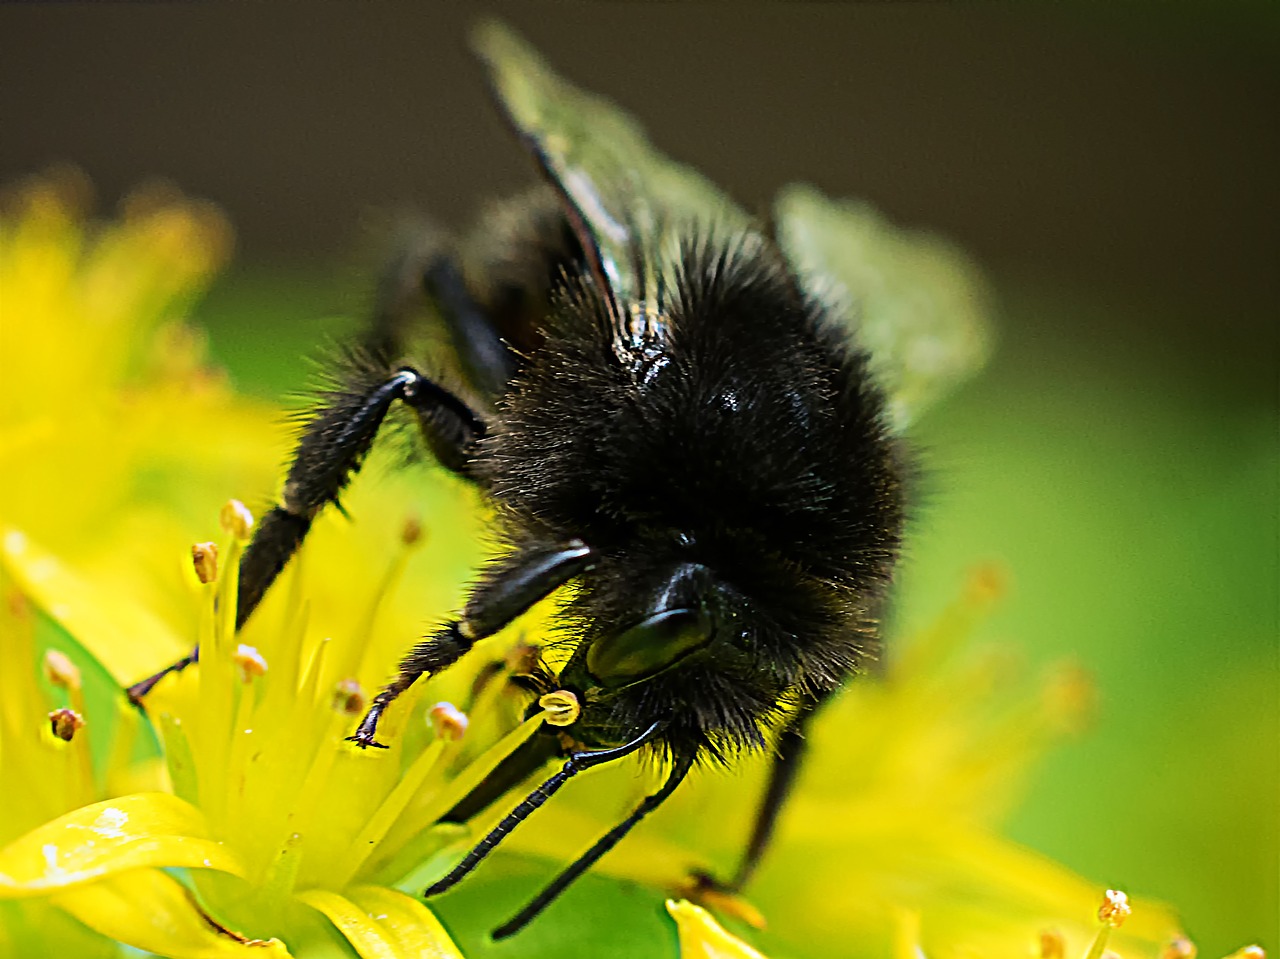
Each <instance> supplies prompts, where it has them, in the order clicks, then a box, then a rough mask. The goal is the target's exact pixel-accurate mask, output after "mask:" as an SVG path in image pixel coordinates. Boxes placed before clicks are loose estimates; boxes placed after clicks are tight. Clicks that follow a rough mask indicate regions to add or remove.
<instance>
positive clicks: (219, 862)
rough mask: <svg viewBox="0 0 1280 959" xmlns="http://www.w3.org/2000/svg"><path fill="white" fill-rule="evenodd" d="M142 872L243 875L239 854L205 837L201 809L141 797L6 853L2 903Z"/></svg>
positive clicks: (0, 861) (1, 860) (99, 809)
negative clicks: (172, 869) (164, 869)
mask: <svg viewBox="0 0 1280 959" xmlns="http://www.w3.org/2000/svg"><path fill="white" fill-rule="evenodd" d="M141 866H186V867H188V868H198V869H219V870H221V871H223V872H230V873H234V874H235V875H241V873H242V869H241V866H240V861H239V860H238V859H237V858H236V856H235V855H234V854H233V853H232V852H231V851H230V850H229V849H227V848H226V847H225V846H223V845H222V843H219V842H214V841H213V840H211V839H209V838H207V833H206V828H205V823H204V817H203V816H202V815H201V814H200V812H199V810H197V809H195V808H194V807H193V806H190V805H188V804H187V803H185V802H183V801H182V800H181V799H178V798H177V797H175V796H169V795H166V794H165V793H139V794H137V795H133V796H123V797H121V798H119V799H109V800H107V801H106V802H100V803H94V804H93V805H91V806H82V807H81V808H79V809H76V810H73V811H72V812H69V813H67V814H66V815H65V816H60V817H59V818H57V819H54V820H52V821H50V822H47V823H45V824H44V825H43V826H38V827H37V828H35V829H33V830H32V831H31V832H29V833H27V834H26V835H25V836H22V837H21V838H19V839H15V840H14V841H13V842H12V843H10V844H9V845H8V846H6V847H5V848H4V849H3V850H0V899H20V898H24V897H27V896H43V895H49V894H50V893H53V892H57V891H61V890H64V889H68V888H71V887H74V886H77V885H81V884H83V883H88V882H93V881H95V880H99V879H101V878H103V877H105V876H108V875H113V874H116V873H121V872H125V871H126V870H129V869H137V868H139V867H141Z"/></svg>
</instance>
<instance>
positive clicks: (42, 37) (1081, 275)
mask: <svg viewBox="0 0 1280 959" xmlns="http://www.w3.org/2000/svg"><path fill="white" fill-rule="evenodd" d="M489 9H490V10H491V11H493V12H496V13H498V14H500V15H501V16H503V17H505V18H507V19H508V20H510V21H511V22H512V23H513V24H514V25H515V26H516V27H517V28H518V29H520V30H521V31H522V32H523V33H525V35H526V36H527V37H528V38H529V39H530V40H531V41H532V42H533V43H534V44H535V45H536V46H538V47H539V48H540V49H541V50H542V51H543V52H544V53H545V54H546V55H547V57H548V58H549V59H550V60H551V62H552V63H553V64H555V65H556V66H557V67H558V68H559V69H561V70H562V71H563V72H564V73H565V74H566V75H568V76H569V77H570V78H572V79H574V80H575V81H577V82H579V83H581V84H582V85H584V86H586V87H587V88H589V89H593V90H596V91H599V92H602V93H606V94H608V95H610V96H612V97H613V98H615V99H616V100H618V101H619V102H620V103H622V104H623V105H624V106H626V107H627V108H628V109H629V110H631V111H633V112H634V113H636V114H637V115H638V116H639V117H640V118H641V119H642V120H643V121H644V123H645V124H646V126H647V127H648V129H649V130H650V132H651V134H652V135H653V138H654V140H655V141H656V142H657V143H658V145H659V146H660V147H662V148H663V149H665V150H666V151H667V152H669V153H671V154H672V155H674V156H676V157H678V158H680V159H683V160H686V161H688V162H690V163H693V164H694V165H696V166H698V167H699V168H700V169H702V170H703V171H704V172H706V173H707V174H708V175H710V176H711V177H712V178H713V179H715V180H717V181H718V182H720V183H721V184H723V185H724V186H726V187H727V188H728V189H729V190H730V191H731V192H732V193H733V194H734V195H735V196H736V197H737V198H738V199H740V200H741V201H742V202H744V203H746V204H748V205H754V206H755V207H756V208H757V209H762V210H763V209H764V208H765V207H766V205H767V203H768V201H769V198H770V197H771V195H772V193H773V191H774V190H775V189H776V188H777V187H778V186H779V185H780V184H782V183H784V182H786V181H788V180H794V179H806V180H810V181H813V182H815V183H816V184H817V185H818V186H820V187H821V188H823V189H824V190H826V191H827V192H829V193H832V194H835V195H851V196H860V197H863V198H866V199H868V200H870V201H872V202H873V203H875V204H876V205H877V206H879V207H880V208H881V209H883V210H884V211H885V212H886V213H887V214H889V215H890V216H891V217H892V218H894V219H895V220H897V221H899V222H903V223H909V224H916V225H927V226H930V227H934V228H937V229H939V230H941V231H943V232H945V233H947V234H949V235H950V236H952V237H953V238H955V239H956V240H957V241H959V242H960V243H961V244H962V245H963V246H965V247H966V248H968V249H969V250H970V251H972V252H973V253H974V254H975V255H976V256H977V257H978V258H979V259H980V260H981V261H982V262H984V264H986V265H987V266H988V267H989V269H990V272H991V276H992V279H993V282H994V285H995V289H996V292H997V296H998V301H999V309H1000V345H999V350H998V353H997V355H996V358H995V360H994V362H993V364H992V366H991V368H990V370H989V371H988V373H987V374H986V375H985V376H984V377H983V378H982V379H981V380H979V381H976V382H975V383H973V384H972V385H971V386H969V387H967V388H966V389H965V390H964V391H963V392H962V393H961V394H959V395H957V396H956V397H955V399H954V401H953V402H951V403H949V404H947V405H946V406H944V407H942V408H939V409H938V410H936V411H935V412H933V413H932V414H931V415H930V416H929V417H928V418H927V420H926V421H925V422H924V423H922V424H921V429H920V431H919V434H918V439H919V441H920V443H921V445H922V446H923V448H924V449H925V451H926V455H927V459H928V462H929V467H930V480H929V483H928V485H929V496H928V500H927V502H926V503H925V504H923V506H922V508H921V513H920V518H919V521H918V524H917V531H916V535H915V538H914V541H913V544H912V548H911V555H910V558H909V560H908V563H907V566H906V571H905V575H904V577H903V583H902V606H901V610H900V613H899V618H900V621H901V624H902V627H903V628H910V627H911V625H912V624H918V623H922V622H926V621H927V620H928V618H929V617H930V616H931V615H933V614H935V613H936V612H937V611H938V609H939V608H940V607H941V606H942V605H943V604H944V603H945V602H946V601H947V600H948V599H949V598H950V597H951V596H953V595H954V593H955V591H956V589H957V587H958V585H959V583H960V582H961V581H962V579H963V577H964V574H965V572H966V571H967V570H968V569H970V568H971V567H972V566H973V565H974V564H976V563H978V562H981V561H986V560H997V561H999V562H1001V563H1002V564H1003V565H1004V566H1006V567H1007V568H1008V569H1009V570H1010V573H1011V576H1012V582H1013V588H1012V591H1011V595H1010V597H1009V598H1008V599H1007V600H1006V601H1005V603H1004V604H1003V606H1002V607H1001V609H1000V611H999V613H998V614H997V617H996V619H995V620H994V622H993V623H992V624H991V627H990V630H989V631H990V632H992V633H993V634H994V635H998V636H1001V637H1007V638H1009V639H1011V640H1015V641H1017V642H1018V643H1019V644H1021V645H1022V646H1023V647H1024V648H1025V649H1026V650H1027V654H1028V656H1030V657H1032V658H1033V659H1034V660H1037V661H1039V660H1044V661H1048V660H1050V659H1055V658H1059V657H1062V656H1064V655H1065V656H1071V657H1074V658H1075V659H1076V660H1078V661H1079V662H1081V663H1082V664H1084V665H1085V666H1086V667H1087V668H1088V669H1089V670H1091V671H1092V673H1093V674H1094V675H1095V676H1096V678H1097V682H1098V687H1099V712H1098V718H1097V721H1096V724H1095V726H1094V727H1093V728H1092V729H1091V730H1090V731H1089V732H1088V733H1086V734H1085V735H1084V736H1082V737H1080V738H1079V739H1077V740H1075V741H1073V742H1072V743H1070V744H1069V745H1067V746H1066V747H1064V748H1062V749H1060V750H1059V751H1057V752H1056V753H1054V754H1053V755H1052V756H1051V757H1050V758H1049V760H1048V761H1047V762H1046V763H1045V764H1044V766H1043V767H1042V768H1041V769H1040V770H1039V772H1038V774H1037V775H1036V776H1035V777H1034V779H1033V780H1032V784H1031V787H1030V791H1029V794H1028V797H1027V799H1026V801H1025V802H1024V803H1023V804H1022V805H1021V807H1020V808H1019V810H1018V811H1017V813H1016V814H1015V815H1014V817H1013V819H1012V821H1011V822H1010V824H1009V832H1010V834H1011V835H1012V836H1013V837H1014V838H1016V839H1019V840H1021V841H1024V842H1026V843H1028V844H1030V845H1032V846H1034V847H1035V848H1037V849H1040V850H1042V851H1044V852H1045V853H1047V854H1049V855H1051V856H1053V857H1054V858H1056V859H1058V860H1060V861H1062V862H1064V863H1066V864H1067V865H1069V866H1071V867H1073V868H1075V869H1077V870H1079V871H1080V872H1082V873H1084V874H1086V875H1088V876H1090V877H1092V878H1095V879H1097V880H1098V881H1100V882H1105V883H1109V884H1111V885H1113V886H1119V887H1122V888H1126V889H1129V890H1130V891H1133V892H1142V893H1144V894H1147V895H1151V896H1156V897H1160V898H1164V899H1167V900H1169V901H1171V902H1173V903H1175V904H1176V905H1177V906H1178V907H1179V909H1180V910H1181V911H1182V914H1183V915H1184V917H1185V919H1186V923H1187V926H1188V929H1189V932H1190V933H1191V934H1192V936H1193V938H1195V939H1196V940H1197V941H1198V943H1199V944H1200V947H1201V955H1204V956H1213V955H1221V954H1225V953H1226V952H1227V951H1229V950H1230V949H1232V948H1235V947H1236V946H1238V945H1241V944H1243V943H1246V942H1249V941H1255V940H1256V941H1261V942H1262V943H1263V945H1265V946H1267V947H1268V948H1269V949H1270V950H1272V951H1274V950H1276V949H1277V948H1280V935H1278V932H1277V921H1278V920H1277V900H1278V890H1277V872H1278V869H1280V860H1278V857H1280V852H1278V842H1280V838H1278V817H1277V811H1278V810H1280V805H1278V801H1280V612H1278V608H1280V598H1278V584H1280V560H1278V555H1280V545H1278V542H1280V519H1278V516H1277V508H1278V507H1277V503H1278V501H1280V497H1278V496H1277V493H1278V486H1280V482H1278V477H1280V452H1278V446H1280V444H1278V443H1277V436H1278V429H1277V427H1278V425H1280V424H1278V415H1277V394H1278V392H1280V391H1278V390H1277V377H1278V375H1280V373H1278V370H1280V361H1278V358H1277V354H1278V349H1280V348H1278V345H1277V326H1278V324H1277V315H1278V312H1280V311H1278V310H1277V306H1278V305H1280V297H1278V296H1277V292H1278V290H1277V287H1278V286H1280V270H1277V254H1278V253H1280V237H1278V236H1277V232H1278V229H1280V228H1278V224H1280V196H1278V191H1277V185H1276V175H1275V171H1276V168H1277V159H1278V158H1280V150H1278V149H1277V146H1278V142H1280V123H1278V122H1277V117H1280V96H1277V93H1278V92H1280V73H1278V71H1277V63H1278V61H1277V54H1278V53H1280V17H1278V16H1277V15H1276V13H1275V12H1274V9H1273V8H1272V7H1270V6H1264V5H1261V4H1259V5H1254V4H1246V3H1228V4H1222V5H1217V6H1213V7H1210V6H1208V5H1205V6H1199V5H1191V4H1182V5H1175V6H1173V7H1172V8H1160V9H1157V8H1155V7H1137V6H1126V7H1125V8H1124V10H1123V11H1122V12H1117V11H1116V10H1114V9H1112V8H1108V7H1102V6H1093V5H1089V6H1072V5H1067V6H1054V7H1052V8H1050V7H1047V6H1046V7H1042V6H1035V7H1014V6H1012V5H1005V6H995V5H989V6H969V5H965V6H958V5H957V6H946V5H937V4H927V5H888V4H874V5H865V6H861V5H858V6H838V5H830V6H797V5H782V6H774V7H747V8H741V7H737V6H735V7H734V8H733V11H732V13H730V12H729V10H728V8H727V6H719V5H708V6H701V7H693V8H688V7H674V8H673V7H669V6H662V7H654V6H644V5H589V4H580V5H570V4H562V5H545V6H543V5H538V4H519V5H502V4H495V5H491V6H490V7H489ZM468 22H469V11H468V10H466V9H463V7H462V5H446V4H432V3H424V4H414V5H409V4H383V3H371V4H361V5H359V6H356V5H336V4H335V5H307V6H305V7H303V6H297V5H292V4H287V3H286V4H273V5H271V6H270V7H268V6H266V5H262V6H254V7H247V6H239V5H236V6H234V7H233V6H230V5H227V6H219V5H204V6H198V7H197V6H159V5H157V6H110V7H88V6H76V5H58V6H52V7H46V6H34V5H33V6H21V7H15V6H5V7H0V131H3V132H2V134H0V181H4V182H8V181H11V180H13V179H14V178H16V177H18V176H21V175H23V174H25V173H28V172H32V171H35V170H38V169H41V168H42V167H44V166H46V165H47V164H49V163H50V162H54V161H61V160H69V161H72V162H75V163H77V164H78V165H80V166H82V167H83V168H84V169H85V170H86V172H87V173H88V174H89V175H90V177H91V178H92V179H93V181H94V182H95V183H96V184H97V186H98V188H99V190H100V193H101V195H102V196H103V197H105V198H107V200H109V201H110V200H114V199H115V198H116V197H118V196H119V195H120V194H121V193H122V192H124V191H125V190H127V188H129V187H130V186H132V185H134V184H136V183H137V182H138V181H140V180H142V179H144V178H146V177H148V176H153V175H154V176H163V177H166V178H169V179H171V180H173V181H174V182H176V183H177V184H179V185H180V186H181V187H182V188H183V189H184V190H187V191H189V192H191V193H193V194H196V195H199V196H204V197H208V198H210V199H212V200H214V201H215V202H217V203H218V204H219V205H220V206H222V207H223V208H224V209H225V210H226V211H227V213H228V215H229V216H230V218H231V220H232V222H233V224H234V225H235V227H236V229H237V231H238V234H239V252H238V255H237V259H236V263H235V265H234V266H233V268H232V269H231V270H230V271H228V272H227V273H226V275H225V276H224V277H223V278H222V280H221V281H220V282H219V284H218V285H217V287H216V288H215V289H214V290H213V292H212V294H211V295H210V296H209V298H208V299H207V300H206V302H205V303H204V305H203V306H202V308H201V309H200V312H199V316H200V318H201V319H202V320H203V321H204V322H205V323H206V324H207V325H208V326H209V328H210V330H211V334H212V343H213V349H214V352H215V355H216V356H217V357H218V358H219V359H220V360H222V361H223V362H225V363H226V364H227V365H228V366H229V367H230V369H231V370H232V372H233V375H234V376H235V378H236V380H237V381H238V383H239V384H240V385H241V386H242V387H243V388H244V389H246V390H248V391H251V392H253V393H256V394H259V395H262V396H267V397H273V398H274V397H279V396H281V395H282V394H284V393H286V392H289V391H296V390H297V389H298V388H299V386H300V385H302V384H304V383H305V382H306V381H307V378H308V376H309V366H308V363H307V359H306V358H307V357H308V356H309V355H312V354H314V351H315V346H316V344H317V343H318V342H320V341H322V340H323V339H325V338H327V337H331V336H335V335H340V333H341V331H342V330H344V329H347V328H349V327H350V324H351V323H352V322H353V318H354V317H357V316H358V315H359V312H360V307H361V303H362V301H363V295H364V294H363V291H364V289H365V286H364V283H365V279H366V277H367V271H368V269H369V268H370V267H371V266H372V265H373V263H374V262H375V259H376V256H375V254H374V252H373V251H375V250H376V249H377V247H378V245H379V244H378V240H377V237H378V236H379V229H380V227H381V226H385V224H386V223H387V222H390V220H391V219H393V218H394V216H395V215H397V214H398V213H399V212H402V211H404V210H406V209H416V210H420V211H424V212H426V213H428V214H430V215H431V216H433V217H436V218H438V219H439V220H440V221H441V222H443V223H445V224H450V225H462V224H464V223H465V222H466V219H467V217H468V216H469V214H470V213H472V212H473V211H474V210H475V209H476V207H477V205H478V204H479V203H480V202H481V201H482V200H483V199H484V198H485V197H488V196H496V195H502V194H503V193H506V192H509V191H511V190H514V189H517V188H519V186H521V185H522V184H524V183H526V182H528V180H529V177H530V171H529V169H528V163H527V162H526V161H525V158H524V157H523V156H522V155H521V153H520V151H519V150H518V149H517V148H516V146H515V145H514V143H513V142H512V141H511V140H510V138H509V137H508V136H507V135H506V133H505V132H504V131H503V129H502V128H501V125H500V123H499V122H498V121H497V119H496V118H495V117H494V115H493V112H492V110H491V109H490V107H489V105H488V103H487V102H486V95H485V93H484V90H483V86H482V83H481V80H480V72H479V69H478V68H477V66H476V65H475V64H474V63H473V62H472V61H471V59H470V57H469V56H468V54H467V52H466V47H465V37H466V29H467V25H468Z"/></svg>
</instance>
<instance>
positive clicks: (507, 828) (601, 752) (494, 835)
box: [422, 720, 689, 921]
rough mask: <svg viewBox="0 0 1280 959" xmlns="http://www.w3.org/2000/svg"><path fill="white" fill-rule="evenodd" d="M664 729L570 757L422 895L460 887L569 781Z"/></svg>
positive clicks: (637, 818)
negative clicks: (501, 844) (514, 831)
mask: <svg viewBox="0 0 1280 959" xmlns="http://www.w3.org/2000/svg"><path fill="white" fill-rule="evenodd" d="M664 725H665V723H664V722H662V721H661V720H659V721H658V722H656V723H654V724H653V725H652V726H650V727H649V728H648V729H646V730H645V731H644V732H642V733H641V734H640V735H638V736H636V737H635V738H634V739H632V740H631V741H630V742H626V743H623V744H622V745H621V746H615V747H613V748H612V749H589V750H584V751H582V752H576V753H570V755H569V758H568V759H566V760H565V762H564V765H563V766H562V767H561V768H560V771H559V772H558V773H556V774H555V775H553V776H551V777H550V778H548V779H547V780H545V781H544V782H543V783H542V785H540V786H538V787H537V788H536V789H534V790H533V792H531V793H529V795H527V796H525V798H524V799H522V800H520V802H519V804H518V805H517V806H516V807H515V808H514V809H513V810H511V812H509V813H507V815H506V816H505V817H504V818H503V819H502V821H501V822H499V823H498V824H497V825H496V826H494V827H493V829H491V830H490V831H489V834H488V835H487V836H485V837H484V838H483V839H481V840H480V841H479V842H478V843H476V844H475V846H474V847H473V848H472V849H471V851H470V852H469V853H467V854H466V855H465V856H463V857H462V861H461V862H459V863H458V864H457V865H456V866H454V867H453V869H451V870H450V871H449V873H448V874H447V875H445V876H444V877H442V878H441V879H438V880H437V881H436V882H434V883H432V885H431V886H430V887H429V888H428V889H427V890H426V891H425V892H424V893H423V894H422V895H423V896H425V897H428V898H429V897H431V896H438V895H439V894H440V893H442V892H445V891H446V890H449V889H452V888H453V887H454V886H455V885H457V883H458V882H459V880H461V879H462V878H463V877H465V876H466V875H468V874H469V873H470V872H471V871H472V870H473V869H475V868H476V866H478V865H479V864H480V863H481V861H483V860H484V858H485V857H486V856H488V855H489V853H491V852H493V850H494V849H495V848H496V847H497V845H498V843H500V842H502V840H503V839H505V838H506V836H507V834H508V833H510V832H511V830H513V829H515V828H516V826H518V825H520V823H522V822H524V821H525V820H526V819H528V818H529V816H530V815H531V814H532V813H533V812H534V810H536V809H538V808H539V807H540V806H542V804H543V803H545V802H546V801H547V800H548V799H550V798H551V797H552V796H554V795H555V794H556V793H557V792H559V791H560V787H562V786H563V785H564V784H565V783H567V782H568V781H569V780H570V779H572V778H573V777H574V776H576V775H577V774H578V773H580V772H582V771H583V770H584V769H590V768H591V767H592V766H599V765H600V764H601V763H607V762H612V761H613V760H615V759H621V758H622V757H624V756H630V755H631V754H632V753H634V752H635V751H636V750H638V749H640V748H641V747H643V746H645V745H647V744H648V743H650V742H652V741H653V740H654V739H655V738H656V737H657V736H658V734H659V733H661V732H662V729H663V726H664ZM688 765H689V764H685V765H684V772H681V773H680V776H679V778H678V779H675V782H672V778H673V777H675V770H673V771H672V773H671V776H669V777H668V779H667V784H668V785H669V786H670V789H668V788H667V786H666V785H664V786H663V788H662V790H660V793H661V794H662V799H666V797H667V795H670V792H671V790H673V789H675V787H676V786H677V785H678V784H679V781H680V779H683V778H684V775H685V773H687V772H688V771H689V769H688ZM678 768H680V767H679V766H677V769H678ZM653 798H654V797H652V796H651V797H649V799H648V800H645V802H646V803H647V802H649V801H650V800H652V799H653ZM658 801H659V802H661V800H658ZM641 808H642V809H644V804H643V803H642V804H641ZM650 808H653V807H650ZM648 812H649V809H644V812H641V811H640V810H637V811H636V813H634V814H633V815H632V816H631V817H630V818H629V819H628V820H627V821H626V823H624V825H625V826H626V828H625V829H623V828H622V827H621V826H619V827H618V829H622V832H620V833H619V834H618V836H617V838H615V839H614V840H613V842H617V841H618V839H621V838H622V836H623V835H625V834H626V830H627V829H630V828H631V826H633V825H635V823H636V822H639V821H640V819H641V818H643V817H644V816H645V815H646V814H647V813H648ZM633 820H634V821H633ZM617 831H618V830H617V829H615V830H614V832H617ZM609 835H613V833H610V834H609ZM606 838H608V837H606ZM603 842H604V840H603V839H602V840H601V841H600V842H599V843H597V844H596V845H597V846H600V845H601V844H602V843H603ZM609 845H610V846H612V845H613V843H612V842H611V843H610V844H609ZM594 850H595V847H592V851H594ZM607 851H608V848H607V847H606V848H601V849H600V852H599V853H598V854H597V856H596V858H599V857H600V856H602V855H604V854H605V852H607ZM587 855H590V853H588V854H587ZM591 862H594V860H591ZM591 862H587V863H586V864H585V865H584V866H583V868H584V869H585V868H586V867H587V866H589V865H590V864H591ZM571 868H572V867H571ZM574 875H575V876H576V875H577V873H574ZM572 879H573V876H570V877H569V880H567V881H566V883H565V885H567V884H568V882H569V881H572ZM560 888H563V887H560ZM559 892H560V889H556V891H555V893H554V894H553V896H552V897H551V898H554V895H555V894H558V893H559ZM551 898H548V899H547V902H550V901H551ZM544 905H545V904H544ZM539 908H541V907H539ZM530 918H532V917H530ZM526 921H527V920H526Z"/></svg>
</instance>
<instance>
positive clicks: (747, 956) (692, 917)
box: [667, 899, 765, 959]
mask: <svg viewBox="0 0 1280 959" xmlns="http://www.w3.org/2000/svg"><path fill="white" fill-rule="evenodd" d="M667 912H669V913H671V917H672V918H673V919H675V921H676V927H677V928H678V929H679V932H680V959H765V957H764V956H763V955H762V954H761V953H759V952H757V951H756V950H755V949H752V948H751V947H750V946H748V945H747V944H746V943H745V942H743V941H742V940H741V939H739V938H738V937H737V936H735V935H732V934H731V933H728V932H726V931H725V930H724V927H722V926H721V925H720V923H718V922H716V921H715V919H713V918H712V917H711V913H709V912H707V910H705V909H703V908H702V907H701V906H695V905H694V904H693V903H691V902H689V901H688V900H687V899H681V900H679V901H678V902H677V901H676V900H674V899H668V900H667Z"/></svg>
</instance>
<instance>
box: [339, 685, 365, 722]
mask: <svg viewBox="0 0 1280 959" xmlns="http://www.w3.org/2000/svg"><path fill="white" fill-rule="evenodd" d="M365 702H366V697H365V695H364V690H363V689H362V688H361V686H360V683H359V681H358V680H355V679H344V680H342V681H341V682H339V683H338V685H337V686H336V687H334V690H333V708H334V709H336V710H337V711H338V712H340V713H346V714H347V715H348V716H357V715H359V714H360V713H363V712H364V706H365Z"/></svg>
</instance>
